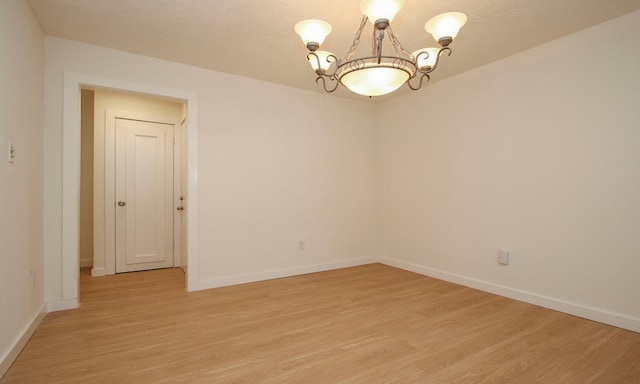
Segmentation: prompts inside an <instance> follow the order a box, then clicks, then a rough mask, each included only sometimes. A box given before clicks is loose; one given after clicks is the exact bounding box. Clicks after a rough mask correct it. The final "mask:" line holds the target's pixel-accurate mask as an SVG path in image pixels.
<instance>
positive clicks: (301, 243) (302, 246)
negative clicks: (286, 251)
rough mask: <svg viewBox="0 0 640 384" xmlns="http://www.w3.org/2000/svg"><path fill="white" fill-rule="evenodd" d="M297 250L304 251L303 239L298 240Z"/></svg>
mask: <svg viewBox="0 0 640 384" xmlns="http://www.w3.org/2000/svg"><path fill="white" fill-rule="evenodd" d="M298 251H304V240H300V241H298Z"/></svg>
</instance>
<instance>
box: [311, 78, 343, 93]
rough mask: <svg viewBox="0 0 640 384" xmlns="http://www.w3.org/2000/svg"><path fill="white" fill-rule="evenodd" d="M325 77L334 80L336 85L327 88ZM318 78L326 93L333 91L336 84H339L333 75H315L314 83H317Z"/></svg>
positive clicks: (336, 87)
mask: <svg viewBox="0 0 640 384" xmlns="http://www.w3.org/2000/svg"><path fill="white" fill-rule="evenodd" d="M325 78H329V80H331V81H335V82H336V86H335V87H333V88H327V81H326V80H325ZM318 80H322V88H323V89H324V91H325V92H327V93H331V92H333V91H335V90H336V89H338V85H340V82H338V81H337V80H336V79H335V77H334V76H326V75H321V76H318V77H316V84H317V83H318Z"/></svg>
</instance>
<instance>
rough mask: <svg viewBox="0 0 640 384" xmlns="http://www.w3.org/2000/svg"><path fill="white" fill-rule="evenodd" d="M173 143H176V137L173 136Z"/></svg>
mask: <svg viewBox="0 0 640 384" xmlns="http://www.w3.org/2000/svg"><path fill="white" fill-rule="evenodd" d="M173 145H176V138H175V137H174V138H173Z"/></svg>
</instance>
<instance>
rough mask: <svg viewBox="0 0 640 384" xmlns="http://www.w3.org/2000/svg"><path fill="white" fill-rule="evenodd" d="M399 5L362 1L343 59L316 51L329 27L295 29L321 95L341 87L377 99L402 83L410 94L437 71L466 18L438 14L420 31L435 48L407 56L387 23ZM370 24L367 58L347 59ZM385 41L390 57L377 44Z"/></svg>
mask: <svg viewBox="0 0 640 384" xmlns="http://www.w3.org/2000/svg"><path fill="white" fill-rule="evenodd" d="M403 5H404V0H362V1H361V2H360V10H361V11H362V13H363V14H364V17H363V18H362V21H361V22H360V27H359V28H358V30H357V32H356V36H355V38H354V39H353V43H352V45H351V48H349V51H348V52H347V53H346V54H345V56H344V57H342V58H341V59H338V58H337V57H336V56H335V55H334V54H333V53H331V52H327V51H320V50H319V48H320V45H321V44H322V43H323V42H324V40H325V38H326V37H327V35H328V34H329V33H331V25H330V24H329V23H327V22H325V21H322V20H316V19H310V20H303V21H300V22H299V23H297V24H296V25H295V27H294V29H295V31H296V33H298V35H300V37H301V38H302V41H303V43H304V44H305V45H306V47H307V49H308V50H309V52H308V53H307V60H308V61H309V63H310V64H311V67H312V68H313V70H314V72H315V73H316V75H317V78H316V82H317V83H319V82H321V83H322V87H323V89H324V90H325V91H326V92H333V91H335V90H336V89H337V88H338V86H339V85H340V84H342V85H344V86H345V87H347V88H348V89H349V90H351V91H352V92H355V93H357V94H360V95H364V96H381V95H386V94H388V93H391V92H393V91H395V90H397V89H398V88H400V87H401V86H402V85H404V84H407V85H408V86H409V88H411V89H412V90H414V91H415V90H418V89H420V88H421V87H422V84H423V80H424V79H425V78H426V79H427V80H429V79H430V77H429V74H430V73H431V72H433V71H434V70H435V69H436V67H437V66H438V62H439V60H440V57H441V56H442V54H443V53H444V52H447V53H448V54H449V55H450V54H451V48H449V45H450V44H451V43H452V42H453V39H454V38H455V37H456V36H457V34H458V32H459V30H460V28H461V27H462V26H463V25H464V23H465V22H466V21H467V17H466V16H465V15H464V14H463V13H460V12H448V13H443V14H441V15H438V16H436V17H434V18H432V19H431V20H429V21H428V22H427V24H426V25H425V30H426V31H427V32H429V33H431V34H432V35H433V37H434V39H435V40H436V41H438V44H439V47H437V48H421V49H418V50H416V51H413V53H409V51H407V50H406V49H405V48H404V47H403V46H402V44H401V43H400V41H399V40H398V39H397V38H396V37H395V35H394V33H393V30H392V29H391V25H390V23H391V21H392V20H393V19H394V17H395V16H396V14H397V13H398V12H399V11H400V10H401V9H402V6H403ZM367 21H371V23H372V24H373V28H374V30H373V37H372V44H371V46H372V51H371V56H364V57H357V58H352V57H353V55H354V54H355V52H356V49H357V48H358V45H359V43H360V36H361V34H362V31H363V30H364V28H365V27H366V25H367ZM385 37H387V39H388V41H389V42H390V44H391V47H392V48H393V54H392V55H383V54H382V42H383V40H384V39H385Z"/></svg>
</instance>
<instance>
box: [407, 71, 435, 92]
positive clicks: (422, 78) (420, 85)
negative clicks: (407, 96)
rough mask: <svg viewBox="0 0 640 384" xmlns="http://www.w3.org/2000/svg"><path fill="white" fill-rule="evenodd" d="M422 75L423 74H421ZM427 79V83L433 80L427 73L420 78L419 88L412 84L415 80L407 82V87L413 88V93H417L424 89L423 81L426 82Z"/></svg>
mask: <svg viewBox="0 0 640 384" xmlns="http://www.w3.org/2000/svg"><path fill="white" fill-rule="evenodd" d="M420 73H422V72H420ZM414 77H415V76H414ZM425 77H426V78H427V81H429V80H431V77H430V76H429V75H428V74H427V73H422V76H420V82H419V83H418V86H417V87H414V86H413V85H412V84H411V80H412V79H413V78H411V79H409V80H407V86H408V87H409V88H411V89H412V90H413V91H417V90H419V89H420V88H422V81H423V80H424V78H425Z"/></svg>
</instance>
